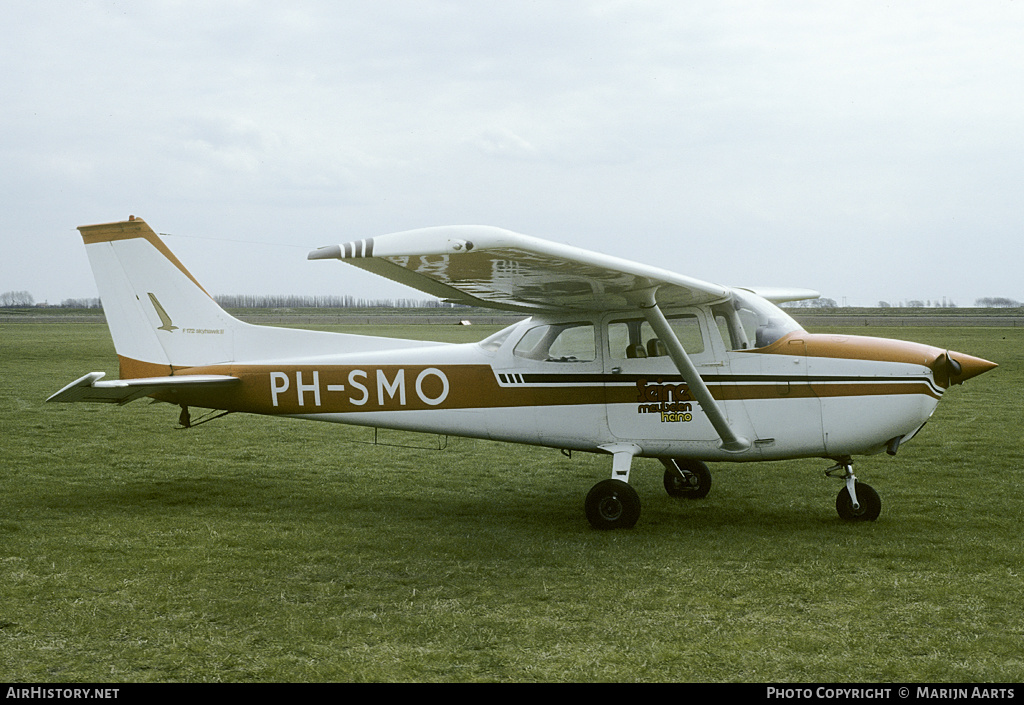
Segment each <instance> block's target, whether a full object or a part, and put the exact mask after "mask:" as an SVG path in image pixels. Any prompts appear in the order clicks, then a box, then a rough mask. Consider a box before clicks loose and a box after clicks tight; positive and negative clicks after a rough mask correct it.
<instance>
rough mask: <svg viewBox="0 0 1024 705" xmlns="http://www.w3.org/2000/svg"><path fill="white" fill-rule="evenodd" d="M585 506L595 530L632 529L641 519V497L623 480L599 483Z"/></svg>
mask: <svg viewBox="0 0 1024 705" xmlns="http://www.w3.org/2000/svg"><path fill="white" fill-rule="evenodd" d="M584 506H585V508H586V512H587V520H588V521H589V522H590V525H591V526H593V527H594V528H595V529H632V528H633V526H634V525H635V524H636V520H637V519H639V518H640V496H639V495H638V494H637V493H636V490H634V489H633V488H632V487H630V486H629V485H628V484H626V483H625V482H623V481H622V480H602V481H601V482H598V483H597V484H596V485H594V487H593V488H592V489H591V490H590V492H588V493H587V500H586V502H585V505H584Z"/></svg>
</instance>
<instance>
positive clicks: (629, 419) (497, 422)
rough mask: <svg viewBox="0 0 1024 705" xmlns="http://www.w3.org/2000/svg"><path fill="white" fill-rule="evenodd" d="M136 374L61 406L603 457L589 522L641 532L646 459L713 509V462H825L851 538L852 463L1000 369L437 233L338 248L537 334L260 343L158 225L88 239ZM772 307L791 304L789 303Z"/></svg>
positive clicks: (512, 242) (765, 295) (535, 250)
mask: <svg viewBox="0 0 1024 705" xmlns="http://www.w3.org/2000/svg"><path fill="white" fill-rule="evenodd" d="M79 230H80V231H81V233H82V237H83V239H84V241H85V246H86V250H87V252H88V255H89V260H90V263H91V265H92V268H93V273H94V275H95V277H96V281H97V285H98V287H99V291H100V296H101V299H102V301H103V307H104V311H105V313H106V317H107V322H108V325H109V327H110V332H111V336H112V337H113V340H114V346H115V349H116V351H117V355H118V359H119V362H120V377H121V379H119V380H116V381H103V380H102V379H101V378H102V377H103V373H102V372H92V373H90V374H87V375H85V376H84V377H82V378H81V379H79V380H76V381H75V382H72V383H71V384H69V385H68V386H66V387H64V388H63V389H61V390H60V391H59V392H57V393H56V394H54V395H53V396H51V397H50V398H49V400H48V401H62V402H74V401H91V402H109V403H118V404H125V403H127V402H130V401H132V400H134V399H138V398H140V397H147V396H148V397H152V398H154V399H157V400H160V401H164V402H169V403H172V404H176V405H179V406H180V407H181V410H182V411H181V416H180V421H181V423H182V424H183V425H185V426H187V425H189V418H190V417H189V412H188V409H189V407H198V408H205V409H215V410H222V411H225V412H249V413H254V414H267V415H274V416H289V417H294V418H301V419H311V420H318V421H333V422H337V423H347V424H356V425H362V426H371V427H377V428H391V429H402V430H408V431H422V432H431V433H438V434H448V435H455V436H466V437H473V438H485V439H493V440H500V441H508V442H512V443H526V444H531V445H538V446H547V447H551V448H556V449H562V450H570V451H571V450H576V451H589V452H596V453H606V454H608V455H609V456H610V457H611V478H610V479H606V480H604V481H602V482H599V483H597V484H596V485H595V486H594V488H593V489H592V490H591V491H590V493H589V494H588V495H587V498H586V502H585V508H586V515H587V518H588V519H589V520H590V522H591V524H592V525H593V526H595V527H596V528H600V529H611V528H618V527H631V526H633V525H634V524H635V523H636V521H637V518H638V516H639V514H640V501H639V498H638V496H637V493H636V491H635V490H634V489H633V488H632V487H631V486H630V485H629V484H628V480H629V474H630V468H631V466H632V462H633V459H634V458H638V457H643V458H657V459H658V460H660V461H661V463H662V465H664V468H665V476H664V479H665V488H666V490H667V491H668V493H669V494H670V495H672V496H678V497H694V498H697V497H703V496H705V495H706V494H707V492H708V490H709V489H710V485H711V475H710V473H709V471H708V468H707V465H706V464H705V461H725V462H747V461H765V460H780V459H789V458H805V457H807V458H810V457H821V458H827V459H830V460H832V461H833V462H834V463H835V465H834V466H832V467H831V468H829V469H828V470H827V471H826V472H827V473H828V474H830V475H835V476H838V477H840V478H842V479H843V480H844V482H845V484H844V487H843V488H842V490H841V491H840V493H839V496H838V498H837V500H836V508H837V510H838V512H839V515H840V516H841V517H842V518H843V519H848V520H852V521H863V520H874V519H876V518H877V517H878V515H879V512H880V509H881V503H880V500H879V497H878V494H877V493H876V492H875V491H874V490H873V489H872V488H871V487H869V486H868V485H866V484H864V483H859V482H857V480H856V477H855V476H854V474H853V464H852V457H853V456H855V455H866V454H872V453H878V452H881V451H887V452H888V453H890V454H895V453H896V451H897V449H898V448H899V447H900V446H901V445H902V444H904V443H906V442H907V441H908V440H910V439H911V438H913V437H914V435H915V434H916V433H917V432H918V431H919V430H920V429H921V427H922V426H923V425H924V424H925V422H926V421H927V420H928V418H929V417H930V416H931V414H932V412H933V411H934V409H935V406H936V404H937V403H938V401H939V399H940V398H941V397H942V395H943V393H944V392H945V391H946V390H947V389H948V388H949V387H950V386H951V385H954V384H961V383H962V382H964V381H965V380H967V379H969V378H971V377H974V376H976V375H979V374H981V373H983V372H985V371H987V370H990V369H992V368H993V367H995V366H996V365H995V363H992V362H989V361H987V360H982V359H980V358H977V357H971V356H970V355H964V354H962V353H958V352H950V351H947V350H943V349H940V348H936V347H931V346H928V345H921V344H917V343H911V342H905V341H901V340H887V339H881V338H867V337H858V336H847V335H817V334H810V333H808V332H807V331H805V330H803V329H802V328H801V327H800V325H799V324H797V323H796V321H794V320H793V319H792V318H790V317H789V316H788V315H787V314H786V313H784V312H783V311H782V310H781V309H779V308H778V307H776V306H775V305H774V303H779V302H783V301H790V300H797V299H802V298H810V297H815V296H817V293H816V292H812V291H808V290H780V289H749V288H731V287H727V286H720V285H717V284H711V283H708V282H704V281H699V280H697V279H691V278H690V277H686V276H682V275H679V274H674V273H672V272H669V271H666V270H663V269H659V268H656V267H651V266H647V265H642V264H637V263H634V262H629V261H625V260H622V259H618V258H614V257H609V256H605V255H601V254H597V253H594V252H589V251H587V250H583V249H579V248H576V247H570V246H566V245H560V244H555V243H552V242H548V241H545V240H540V239H537V238H532V237H528V236H525V235H520V234H517V233H513V232H509V231H507V230H501V229H498V228H492V227H482V226H461V227H440V228H427V229H422V230H411V231H407V232H400V233H393V234H390V235H384V236H381V237H374V238H369V239H364V240H357V241H354V242H349V243H346V244H343V245H336V246H332V247H325V248H321V249H318V250H315V251H313V252H311V253H310V254H309V259H313V260H319V259H340V260H343V261H344V262H347V263H349V264H352V265H354V266H356V267H359V268H361V269H365V270H367V271H370V272H373V273H376V274H379V275H381V276H384V277H387V278H389V279H392V280H395V281H398V282H401V283H402V284H406V285H408V286H411V287H413V288H416V289H419V290H420V291H423V292H426V293H428V294H431V295H433V296H437V297H439V298H441V299H444V300H446V301H451V302H456V303H459V304H469V305H474V306H487V307H491V308H496V309H504V310H509V311H516V312H522V313H524V314H529V316H530V317H529V318H526V319H525V320H522V321H520V322H518V323H515V324H514V325H511V326H509V327H507V328H505V329H504V330H502V331H500V332H498V333H496V334H494V335H491V336H490V337H488V338H486V339H485V340H482V341H480V342H479V343H471V344H448V343H436V342H421V341H409V340H397V339H390V338H381V337H372V336H363V335H349V334H342V333H327V332H320V331H309V330H295V329H285V328H273V327H267V326H256V325H250V324H247V323H244V322H242V321H239V320H237V319H236V318H233V317H232V316H230V315H229V314H228V313H226V312H225V311H224V310H223V309H222V308H221V307H220V306H218V305H217V304H216V303H215V302H214V300H213V298H211V297H210V296H209V295H208V294H207V293H206V291H205V290H204V289H203V288H202V287H201V286H200V285H199V283H198V282H197V281H196V280H195V279H194V278H193V277H192V275H191V274H189V272H188V270H187V269H185V267H184V266H183V265H182V264H181V262H179V261H178V259H177V258H176V257H175V256H174V255H173V254H172V253H171V252H170V250H168V249H167V247H166V245H164V243H163V242H162V241H161V240H160V238H159V237H158V236H157V235H156V233H155V232H154V231H153V230H152V229H151V228H150V227H149V226H148V225H147V224H146V223H145V222H144V221H143V220H141V219H138V218H134V217H132V218H130V219H129V220H127V221H125V222H120V223H111V224H106V225H91V226H85V227H81V228H79ZM773 302H774V303H773Z"/></svg>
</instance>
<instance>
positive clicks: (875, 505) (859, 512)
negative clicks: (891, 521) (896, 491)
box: [836, 482, 882, 521]
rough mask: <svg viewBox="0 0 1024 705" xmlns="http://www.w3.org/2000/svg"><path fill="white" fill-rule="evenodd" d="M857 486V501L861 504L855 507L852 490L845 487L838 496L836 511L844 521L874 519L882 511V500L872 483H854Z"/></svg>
mask: <svg viewBox="0 0 1024 705" xmlns="http://www.w3.org/2000/svg"><path fill="white" fill-rule="evenodd" d="M854 486H855V487H856V488H857V502H858V504H860V506H859V507H858V508H857V509H854V508H853V500H852V499H850V491H849V490H848V489H846V488H845V487H844V488H843V489H842V491H840V492H839V496H838V497H836V511H837V512H839V518H840V519H843V520H844V521H874V520H875V519H877V518H878V515H879V514H881V513H882V500H881V498H880V497H879V496H878V493H877V492H875V490H874V488H873V487H872V486H871V485H865V484H864V483H862V482H856V483H854Z"/></svg>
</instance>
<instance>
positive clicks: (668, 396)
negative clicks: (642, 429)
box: [636, 379, 693, 423]
mask: <svg viewBox="0 0 1024 705" xmlns="http://www.w3.org/2000/svg"><path fill="white" fill-rule="evenodd" d="M636 389H637V396H636V400H637V402H639V403H638V404H637V407H636V413H637V414H656V415H657V416H658V418H659V419H660V420H661V423H686V422H688V421H693V404H692V403H691V402H692V401H693V397H692V396H690V388H689V387H688V386H686V385H685V384H672V383H665V382H664V381H663V380H661V379H658V380H656V381H655V382H654V383H651V382H650V381H649V380H646V379H638V380H637V382H636Z"/></svg>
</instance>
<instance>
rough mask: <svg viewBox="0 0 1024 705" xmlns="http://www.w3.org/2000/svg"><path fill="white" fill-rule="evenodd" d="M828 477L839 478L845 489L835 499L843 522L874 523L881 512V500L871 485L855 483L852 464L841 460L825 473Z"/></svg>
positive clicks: (845, 459) (847, 460) (844, 459)
mask: <svg viewBox="0 0 1024 705" xmlns="http://www.w3.org/2000/svg"><path fill="white" fill-rule="evenodd" d="M825 474H826V475H827V476H829V477H841V478H843V479H844V480H845V481H846V487H844V488H843V489H842V490H841V491H840V492H839V496H838V497H836V511H837V512H838V513H839V518H840V519H843V520H845V521H874V520H875V519H877V518H878V515H879V514H881V512H882V500H881V499H880V498H879V496H878V493H877V492H875V490H874V488H873V487H872V486H871V485H866V484H864V483H863V482H858V481H857V476H856V475H854V474H853V462H852V461H851V460H850V459H849V458H843V459H842V460H840V461H839V462H837V463H836V464H835V465H833V466H832V467H830V468H829V469H828V470H826V471H825Z"/></svg>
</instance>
